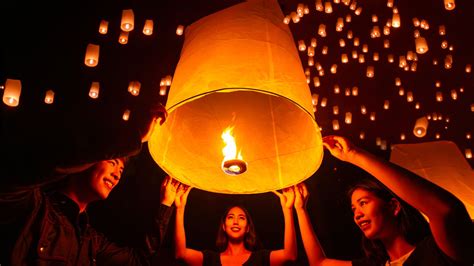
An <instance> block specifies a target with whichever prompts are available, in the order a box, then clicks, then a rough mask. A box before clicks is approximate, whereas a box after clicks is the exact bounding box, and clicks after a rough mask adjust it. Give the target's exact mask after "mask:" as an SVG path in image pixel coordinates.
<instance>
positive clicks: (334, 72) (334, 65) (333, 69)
mask: <svg viewBox="0 0 474 266" xmlns="http://www.w3.org/2000/svg"><path fill="white" fill-rule="evenodd" d="M336 72H337V65H336V64H333V65H332V66H331V73H332V74H336Z"/></svg>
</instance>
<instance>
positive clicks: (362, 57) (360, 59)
mask: <svg viewBox="0 0 474 266" xmlns="http://www.w3.org/2000/svg"><path fill="white" fill-rule="evenodd" d="M359 63H361V64H363V63H365V57H364V54H360V55H359Z"/></svg>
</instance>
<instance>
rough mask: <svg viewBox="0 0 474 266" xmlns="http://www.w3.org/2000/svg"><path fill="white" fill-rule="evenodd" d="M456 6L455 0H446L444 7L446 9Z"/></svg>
mask: <svg viewBox="0 0 474 266" xmlns="http://www.w3.org/2000/svg"><path fill="white" fill-rule="evenodd" d="M455 7H456V3H455V1H454V0H444V8H445V9H446V10H453V9H454V8H455Z"/></svg>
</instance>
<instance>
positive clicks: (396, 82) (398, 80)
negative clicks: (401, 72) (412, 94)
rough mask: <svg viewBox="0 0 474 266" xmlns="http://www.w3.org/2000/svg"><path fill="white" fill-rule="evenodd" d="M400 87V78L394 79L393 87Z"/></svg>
mask: <svg viewBox="0 0 474 266" xmlns="http://www.w3.org/2000/svg"><path fill="white" fill-rule="evenodd" d="M401 85H402V80H401V79H400V78H398V77H397V78H395V86H397V87H399V86H401Z"/></svg>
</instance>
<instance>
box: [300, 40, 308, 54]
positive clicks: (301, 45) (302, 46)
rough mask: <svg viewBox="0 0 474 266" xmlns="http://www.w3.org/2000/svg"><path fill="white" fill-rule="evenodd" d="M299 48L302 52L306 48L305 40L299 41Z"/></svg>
mask: <svg viewBox="0 0 474 266" xmlns="http://www.w3.org/2000/svg"><path fill="white" fill-rule="evenodd" d="M298 50H300V51H301V52H303V51H305V50H306V44H305V43H304V41H303V40H299V41H298Z"/></svg>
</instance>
